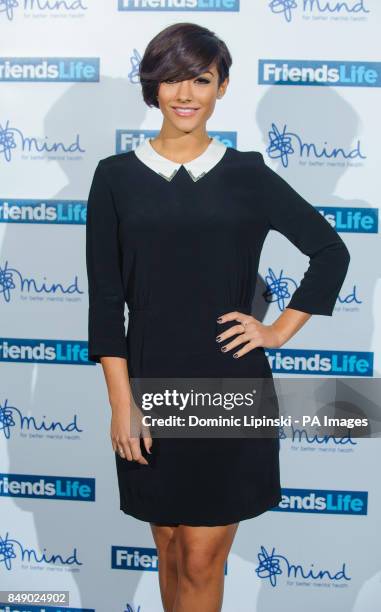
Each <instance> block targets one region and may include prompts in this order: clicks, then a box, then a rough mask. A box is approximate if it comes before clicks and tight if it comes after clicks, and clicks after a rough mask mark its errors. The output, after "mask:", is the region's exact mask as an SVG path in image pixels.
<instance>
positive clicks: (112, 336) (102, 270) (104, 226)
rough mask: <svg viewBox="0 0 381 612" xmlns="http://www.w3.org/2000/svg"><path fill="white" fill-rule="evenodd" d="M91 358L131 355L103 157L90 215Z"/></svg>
mask: <svg viewBox="0 0 381 612" xmlns="http://www.w3.org/2000/svg"><path fill="white" fill-rule="evenodd" d="M86 267H87V279H88V295H89V308H88V358H89V360H91V361H95V362H96V363H100V357H102V356H111V357H125V358H127V344H126V337H125V327H124V322H125V315H124V308H125V296H124V290H123V281H122V270H121V248H120V244H119V239H118V216H117V212H116V209H115V203H114V200H113V195H112V190H111V188H110V185H109V182H108V178H107V175H106V173H105V169H104V165H103V163H102V161H100V162H99V164H98V166H97V168H96V170H95V173H94V177H93V180H92V183H91V187H90V193H89V197H88V202H87V218H86Z"/></svg>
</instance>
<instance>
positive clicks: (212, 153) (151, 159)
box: [134, 137, 227, 181]
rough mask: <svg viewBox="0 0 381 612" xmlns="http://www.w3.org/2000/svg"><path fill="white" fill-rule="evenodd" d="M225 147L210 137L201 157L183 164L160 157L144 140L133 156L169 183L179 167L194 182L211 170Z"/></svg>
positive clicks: (148, 140)
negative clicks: (182, 167)
mask: <svg viewBox="0 0 381 612" xmlns="http://www.w3.org/2000/svg"><path fill="white" fill-rule="evenodd" d="M226 148H227V147H226V145H224V143H223V142H221V141H220V140H218V139H217V138H215V137H212V140H211V142H210V143H209V145H208V147H207V148H206V149H205V151H204V152H203V153H201V155H199V156H198V157H196V158H195V159H192V160H191V161H189V162H186V163H185V164H180V163H178V162H174V161H172V160H170V159H168V158H167V157H164V156H163V155H160V153H158V152H157V151H155V149H154V148H153V146H152V145H151V143H150V139H149V138H146V139H145V140H144V141H143V142H142V143H141V144H140V145H138V146H137V147H136V148H135V149H134V152H135V155H136V156H137V157H138V158H139V159H140V161H142V162H143V164H146V166H149V167H150V168H151V170H153V171H154V172H157V173H158V174H160V176H162V177H163V178H165V179H167V181H170V180H171V179H173V177H174V176H175V174H176V173H177V171H178V169H179V168H180V167H181V166H184V168H185V169H186V170H187V172H188V174H189V176H190V177H191V178H192V179H193V180H194V181H198V179H200V178H201V177H202V176H204V174H206V173H207V172H208V171H209V170H211V169H212V168H213V167H214V166H215V165H216V164H217V163H218V162H219V161H220V160H221V159H222V157H223V156H224V154H225V151H226Z"/></svg>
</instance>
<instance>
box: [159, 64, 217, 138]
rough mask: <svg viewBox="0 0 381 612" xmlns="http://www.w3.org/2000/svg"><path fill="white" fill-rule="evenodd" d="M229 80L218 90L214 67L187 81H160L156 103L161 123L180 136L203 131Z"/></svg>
mask: <svg viewBox="0 0 381 612" xmlns="http://www.w3.org/2000/svg"><path fill="white" fill-rule="evenodd" d="M228 81H229V79H225V81H224V82H223V83H221V85H220V86H219V87H218V72H217V69H216V67H215V65H214V64H212V65H211V66H209V68H208V69H207V70H206V72H203V73H201V74H199V75H198V76H197V77H193V78H191V79H187V80H186V81H163V82H162V83H160V85H159V89H158V102H159V107H160V110H161V112H162V113H163V115H164V120H165V121H167V122H169V123H170V124H172V125H173V127H175V128H176V129H178V130H180V131H183V132H192V131H194V130H195V129H197V128H199V127H203V126H205V124H206V121H207V120H208V119H209V117H210V116H211V114H212V113H213V110H214V107H215V104H216V100H217V98H221V97H222V96H223V94H224V93H225V90H226V87H227V85H228Z"/></svg>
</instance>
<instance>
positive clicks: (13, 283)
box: [0, 261, 84, 302]
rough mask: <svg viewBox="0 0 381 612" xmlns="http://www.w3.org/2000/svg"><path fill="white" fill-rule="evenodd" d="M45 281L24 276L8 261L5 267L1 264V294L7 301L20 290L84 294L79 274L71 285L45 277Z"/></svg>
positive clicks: (43, 294)
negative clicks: (79, 284)
mask: <svg viewBox="0 0 381 612" xmlns="http://www.w3.org/2000/svg"><path fill="white" fill-rule="evenodd" d="M43 279H44V280H43V281H41V280H37V279H35V278H33V277H29V278H28V277H27V276H23V274H22V273H21V272H20V270H17V269H16V268H10V267H8V261H6V262H5V265H4V267H3V268H2V267H1V266H0V295H2V296H3V298H4V301H5V302H10V301H11V295H12V292H14V291H16V290H18V291H19V293H20V294H22V295H25V294H28V295H29V294H31V293H34V294H38V295H40V296H59V295H70V296H73V295H75V294H79V295H83V294H84V291H81V289H80V288H79V287H78V276H77V275H75V277H74V281H73V282H72V283H70V284H69V285H66V286H65V285H63V284H62V283H56V282H52V281H50V282H49V281H47V280H46V277H45V276H44V277H43Z"/></svg>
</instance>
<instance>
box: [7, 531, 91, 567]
mask: <svg viewBox="0 0 381 612" xmlns="http://www.w3.org/2000/svg"><path fill="white" fill-rule="evenodd" d="M43 550H44V551H46V548H45V547H44V548H43ZM15 559H16V560H17V561H20V562H21V563H33V562H34V563H36V564H37V565H40V566H42V567H43V566H46V565H48V566H49V565H60V566H61V565H68V566H72V565H83V563H82V562H81V561H79V560H78V559H77V549H76V548H73V553H72V554H70V555H69V556H67V557H64V556H63V555H62V554H54V553H51V554H49V553H47V552H43V553H41V552H39V551H37V550H36V549H35V548H26V547H25V546H24V545H23V544H22V543H21V542H20V540H14V539H12V538H10V537H9V533H8V532H7V533H6V534H5V537H2V535H1V534H0V563H3V564H4V567H5V568H6V569H7V570H12V569H13V568H12V563H14V560H15ZM0 568H1V566H0Z"/></svg>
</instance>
